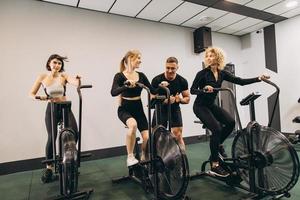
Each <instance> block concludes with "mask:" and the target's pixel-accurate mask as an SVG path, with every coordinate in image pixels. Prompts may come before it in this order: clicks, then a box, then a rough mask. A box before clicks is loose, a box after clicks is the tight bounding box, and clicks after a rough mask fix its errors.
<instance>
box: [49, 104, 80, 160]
mask: <svg viewBox="0 0 300 200" xmlns="http://www.w3.org/2000/svg"><path fill="white" fill-rule="evenodd" d="M68 117H69V127H70V128H72V130H74V131H75V133H76V135H75V138H76V142H77V137H78V136H77V134H78V128H77V123H76V120H75V117H74V115H73V112H72V111H70V112H69V116H68ZM61 120H62V109H61V106H60V105H57V104H54V127H55V129H54V138H55V139H54V140H55V141H56V137H57V128H56V127H57V124H58V122H60V121H61ZM45 123H46V128H47V133H48V140H47V144H46V159H52V158H53V148H52V125H51V104H50V103H48V105H47V109H46V116H45Z"/></svg>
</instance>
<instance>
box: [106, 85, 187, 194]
mask: <svg viewBox="0 0 300 200" xmlns="http://www.w3.org/2000/svg"><path fill="white" fill-rule="evenodd" d="M136 85H137V86H138V87H141V88H143V89H145V90H146V91H147V93H148V127H149V140H148V142H147V152H146V156H145V157H146V159H145V161H141V158H140V149H139V144H138V141H139V138H137V139H136V144H135V148H134V149H135V157H136V159H137V160H139V163H138V164H136V165H134V166H132V167H129V174H128V175H127V176H123V177H120V178H116V179H113V180H112V182H113V183H119V182H123V181H128V180H131V181H134V182H135V183H138V184H139V185H141V186H142V188H143V189H144V190H145V191H146V192H147V193H152V194H153V198H154V199H155V200H161V199H171V200H173V199H188V197H187V196H185V192H186V189H187V186H188V182H189V166H188V160H187V157H186V154H185V152H184V150H182V149H181V147H180V146H179V144H178V143H177V141H176V139H175V136H174V135H173V134H172V132H171V131H170V130H171V127H170V123H169V128H168V129H167V128H165V127H164V126H162V125H160V124H159V109H160V106H161V104H162V102H163V100H165V98H166V96H156V97H155V99H154V101H152V103H151V93H150V89H149V88H148V87H146V86H145V85H143V84H141V83H136ZM160 88H162V89H164V90H165V91H166V93H167V98H168V101H169V102H170V91H169V89H168V88H167V87H164V86H162V85H160ZM153 105H154V106H155V109H156V111H157V112H156V114H157V115H156V119H158V120H156V122H158V124H157V125H156V126H155V127H154V128H153V130H152V129H151V106H153ZM168 112H169V114H168V115H169V116H170V103H169V111H168ZM169 116H168V117H169ZM169 119H170V118H169Z"/></svg>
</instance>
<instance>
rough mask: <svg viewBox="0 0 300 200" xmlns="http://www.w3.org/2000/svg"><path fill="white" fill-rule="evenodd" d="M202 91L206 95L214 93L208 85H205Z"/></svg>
mask: <svg viewBox="0 0 300 200" xmlns="http://www.w3.org/2000/svg"><path fill="white" fill-rule="evenodd" d="M203 91H204V92H206V93H212V92H214V88H213V87H212V86H210V85H206V86H205V87H204V88H203Z"/></svg>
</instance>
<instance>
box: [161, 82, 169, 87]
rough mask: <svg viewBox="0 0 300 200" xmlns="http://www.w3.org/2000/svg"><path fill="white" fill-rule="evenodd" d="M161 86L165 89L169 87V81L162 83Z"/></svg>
mask: <svg viewBox="0 0 300 200" xmlns="http://www.w3.org/2000/svg"><path fill="white" fill-rule="evenodd" d="M159 85H161V86H163V87H168V86H169V83H168V82H167V81H162V82H161V83H160V84H159Z"/></svg>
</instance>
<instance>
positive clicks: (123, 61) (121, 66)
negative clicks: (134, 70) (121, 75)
mask: <svg viewBox="0 0 300 200" xmlns="http://www.w3.org/2000/svg"><path fill="white" fill-rule="evenodd" d="M124 70H125V56H124V57H123V58H122V60H121V62H120V72H123V71H124Z"/></svg>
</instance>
